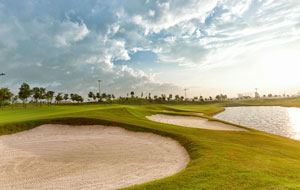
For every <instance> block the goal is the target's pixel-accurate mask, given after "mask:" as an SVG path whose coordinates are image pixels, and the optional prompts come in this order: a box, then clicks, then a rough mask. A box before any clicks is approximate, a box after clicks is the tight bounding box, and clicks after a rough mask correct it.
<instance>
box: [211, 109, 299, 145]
mask: <svg viewBox="0 0 300 190" xmlns="http://www.w3.org/2000/svg"><path fill="white" fill-rule="evenodd" d="M215 118H217V119H221V120H224V121H228V122H231V123H235V124H239V125H242V126H245V127H249V128H253V129H257V130H260V131H265V132H268V133H272V134H276V135H280V136H284V137H288V138H292V139H296V140H300V108H285V107H279V106H251V107H249V106H247V107H228V108H226V109H225V111H224V112H221V113H220V114H217V115H216V116H215Z"/></svg>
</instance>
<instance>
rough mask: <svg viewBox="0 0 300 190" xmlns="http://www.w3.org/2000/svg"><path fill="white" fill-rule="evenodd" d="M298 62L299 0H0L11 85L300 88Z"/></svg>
mask: <svg viewBox="0 0 300 190" xmlns="http://www.w3.org/2000/svg"><path fill="white" fill-rule="evenodd" d="M299 60H300V1H298V0H276V1H275V0H201V1H199V0H185V1H183V0H181V1H179V0H124V1H123V0H122V1H121V0H118V1H117V0H110V1H103V0H80V1H79V0H64V1H61V0H26V1H21V0H0V66H1V67H0V72H5V73H6V74H7V75H6V76H5V77H1V78H0V86H1V87H10V88H11V89H13V90H14V91H16V90H17V89H18V87H19V86H20V84H21V83H22V82H27V83H29V84H31V86H44V87H47V88H48V89H52V90H55V91H60V92H77V93H81V94H86V92H88V91H97V80H98V79H102V80H103V91H105V92H107V93H114V94H116V95H125V94H126V93H127V92H130V91H135V92H136V93H137V94H140V93H141V92H144V93H148V92H152V94H161V93H166V94H168V93H173V94H175V93H176V94H181V95H183V93H184V91H183V89H184V88H188V89H189V91H188V95H189V96H190V97H191V96H200V95H203V96H210V95H212V96H213V95H216V94H218V93H223V94H224V93H225V94H228V95H229V96H232V97H234V96H236V94H237V93H240V92H242V93H245V92H250V91H254V88H259V91H260V92H261V93H262V94H264V93H269V92H272V93H284V92H287V93H297V92H298V91H300V75H299V74H298V71H299V69H300V61H299ZM297 70H298V71H297Z"/></svg>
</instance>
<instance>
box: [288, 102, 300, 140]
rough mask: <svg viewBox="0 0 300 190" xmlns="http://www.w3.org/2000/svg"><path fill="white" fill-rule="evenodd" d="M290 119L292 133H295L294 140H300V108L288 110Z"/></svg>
mask: <svg viewBox="0 0 300 190" xmlns="http://www.w3.org/2000/svg"><path fill="white" fill-rule="evenodd" d="M287 109H288V113H289V118H290V123H289V126H290V127H291V131H294V133H295V134H294V139H298V140H300V109H299V108H287Z"/></svg>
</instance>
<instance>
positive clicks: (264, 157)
mask: <svg viewBox="0 0 300 190" xmlns="http://www.w3.org/2000/svg"><path fill="white" fill-rule="evenodd" d="M164 110H169V111H174V110H176V111H177V112H171V113H170V114H172V115H193V116H195V114H193V113H189V112H187V111H190V112H203V113H204V114H205V116H204V117H208V118H209V115H210V114H213V113H214V112H219V111H220V110H223V108H222V107H220V106H219V105H218V104H212V105H187V106H185V105H178V106H177V105H73V106H72V105H69V106H65V105H61V106H60V105H58V106H51V107H42V108H39V107H31V108H26V109H25V108H18V109H9V108H6V109H5V110H3V111H1V112H0V118H1V128H0V129H1V134H2V135H5V134H9V133H15V132H18V131H22V130H26V129H30V128H33V127H36V126H39V125H42V124H47V123H53V124H69V125H109V126H112V125H113V126H119V127H122V128H125V129H127V130H131V131H138V132H151V133H155V134H158V135H162V136H167V137H171V138H173V139H175V140H177V141H178V142H179V143H180V144H181V145H183V146H184V147H185V149H186V150H187V152H188V153H189V155H190V162H189V163H188V165H187V167H186V169H184V170H183V171H181V172H179V173H177V174H175V175H173V176H170V177H167V178H164V179H160V180H156V181H154V182H149V183H146V184H142V185H138V186H134V187H129V188H127V189H195V187H197V189H298V188H300V183H299V181H300V142H299V141H295V140H291V139H287V138H284V137H280V136H275V135H271V134H267V133H264V132H259V131H255V130H252V129H249V132H244V131H214V130H205V129H196V128H187V127H179V126H175V125H169V124H163V123H157V122H153V121H150V120H148V119H146V116H150V115H155V114H161V113H164V114H167V113H166V112H165V111H164ZM199 117H200V116H199Z"/></svg>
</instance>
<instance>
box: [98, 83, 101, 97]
mask: <svg viewBox="0 0 300 190" xmlns="http://www.w3.org/2000/svg"><path fill="white" fill-rule="evenodd" d="M101 82H102V81H101V80H98V83H99V96H101V91H100V84H101Z"/></svg>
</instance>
